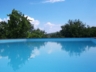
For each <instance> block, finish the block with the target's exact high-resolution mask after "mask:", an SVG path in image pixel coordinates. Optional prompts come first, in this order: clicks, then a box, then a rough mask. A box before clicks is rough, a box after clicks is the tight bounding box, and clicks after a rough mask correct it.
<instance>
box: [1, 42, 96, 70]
mask: <svg viewBox="0 0 96 72" xmlns="http://www.w3.org/2000/svg"><path fill="white" fill-rule="evenodd" d="M53 43H55V44H59V45H58V46H60V48H59V49H61V50H64V51H66V52H68V53H69V54H70V56H72V55H79V56H80V54H81V53H82V52H84V51H87V50H88V49H90V48H91V47H96V44H94V43H92V42H88V41H87V42H76V41H73V42H72V41H71V42H63V41H61V42H59V41H58V42H53ZM55 44H52V42H44V41H41V42H21V43H2V44H0V57H8V59H9V60H10V61H9V63H8V65H10V66H12V68H13V70H18V69H19V68H20V67H22V65H23V64H25V62H26V61H28V59H30V58H35V57H36V56H37V55H39V54H40V52H39V50H40V48H42V46H45V48H44V49H46V46H47V47H52V45H55ZM53 47H54V46H53ZM53 47H52V48H53ZM53 50H54V49H53ZM51 52H52V50H50V51H49V52H48V53H49V54H50V53H51Z"/></svg>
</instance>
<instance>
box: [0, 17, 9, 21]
mask: <svg viewBox="0 0 96 72" xmlns="http://www.w3.org/2000/svg"><path fill="white" fill-rule="evenodd" d="M8 20H9V17H7V18H4V19H1V18H0V22H1V21H6V22H7V21H8Z"/></svg>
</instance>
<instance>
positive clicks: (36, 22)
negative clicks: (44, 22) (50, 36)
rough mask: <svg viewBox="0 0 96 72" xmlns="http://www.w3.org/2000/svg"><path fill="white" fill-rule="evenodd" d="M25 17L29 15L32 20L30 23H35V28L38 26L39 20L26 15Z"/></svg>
mask: <svg viewBox="0 0 96 72" xmlns="http://www.w3.org/2000/svg"><path fill="white" fill-rule="evenodd" d="M25 17H28V20H30V23H31V24H33V25H34V28H38V25H39V24H40V21H39V20H35V19H34V18H32V17H30V16H27V15H25Z"/></svg>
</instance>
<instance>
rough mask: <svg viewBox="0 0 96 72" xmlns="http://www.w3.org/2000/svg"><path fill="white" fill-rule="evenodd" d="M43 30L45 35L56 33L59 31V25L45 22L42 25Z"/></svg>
mask: <svg viewBox="0 0 96 72" xmlns="http://www.w3.org/2000/svg"><path fill="white" fill-rule="evenodd" d="M44 30H45V32H47V33H52V32H57V31H60V30H61V25H60V24H53V23H51V22H47V23H46V24H45V25H44Z"/></svg>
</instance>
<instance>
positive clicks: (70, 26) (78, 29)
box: [60, 20, 96, 37]
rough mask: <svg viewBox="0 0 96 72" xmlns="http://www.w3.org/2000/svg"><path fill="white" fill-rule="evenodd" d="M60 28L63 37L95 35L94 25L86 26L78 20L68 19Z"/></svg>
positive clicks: (95, 28)
mask: <svg viewBox="0 0 96 72" xmlns="http://www.w3.org/2000/svg"><path fill="white" fill-rule="evenodd" d="M61 28H62V29H61V31H60V33H61V35H62V36H63V37H96V27H89V26H86V25H85V24H84V23H83V22H82V21H80V20H69V21H68V23H66V24H65V25H63V26H61Z"/></svg>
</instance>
